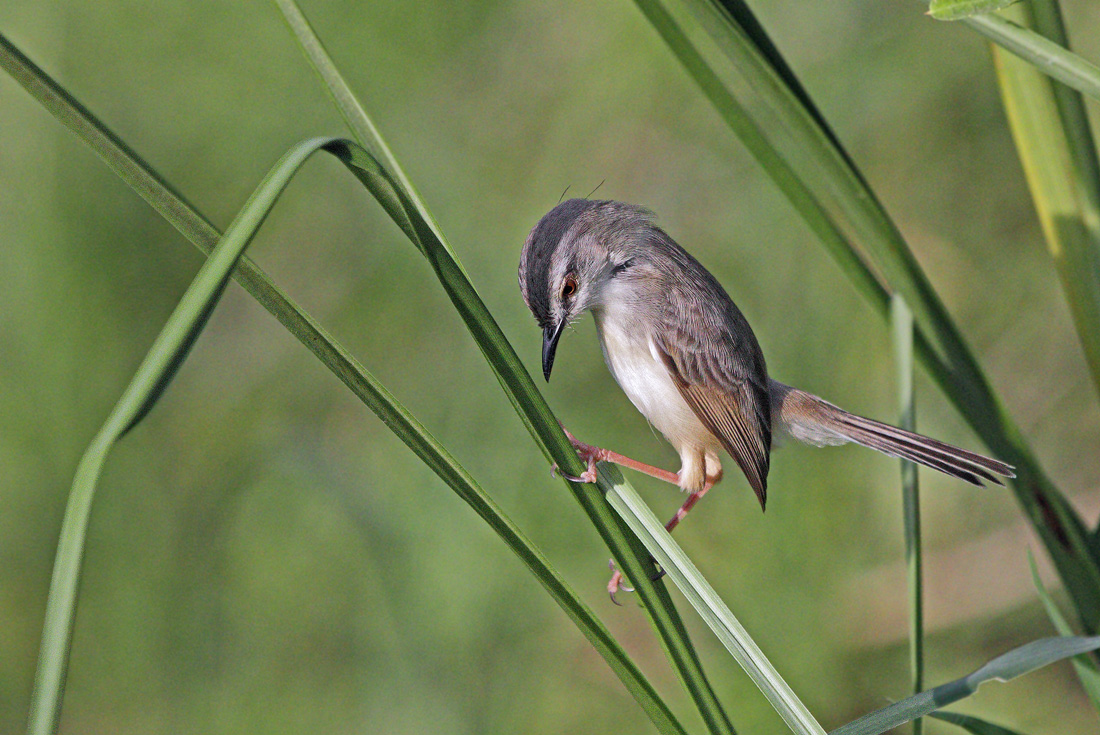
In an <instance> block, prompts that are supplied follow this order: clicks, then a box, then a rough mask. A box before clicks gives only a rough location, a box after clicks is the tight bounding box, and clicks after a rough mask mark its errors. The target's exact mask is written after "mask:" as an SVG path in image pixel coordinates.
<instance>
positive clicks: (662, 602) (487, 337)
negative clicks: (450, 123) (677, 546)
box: [275, 0, 732, 733]
mask: <svg viewBox="0 0 1100 735" xmlns="http://www.w3.org/2000/svg"><path fill="white" fill-rule="evenodd" d="M275 1H276V4H277V5H278V6H279V9H280V11H281V12H282V13H283V16H284V18H285V19H286V21H287V23H288V25H289V26H290V29H291V31H292V32H293V33H294V36H295V38H296V39H297V41H298V43H299V45H300V46H301V48H302V50H303V52H304V53H305V55H306V58H307V59H308V60H309V62H310V65H311V66H312V67H313V68H314V70H315V71H316V72H317V75H318V76H319V77H320V78H321V80H322V82H323V83H324V85H325V87H326V89H327V90H328V92H329V94H330V95H331V97H332V99H333V100H334V101H335V103H336V105H337V108H338V109H339V110H340V113H341V115H343V117H344V120H345V122H346V123H347V125H348V127H349V128H350V129H351V130H352V132H353V134H354V135H355V136H356V137H357V138H358V139H359V141H360V143H361V144H362V145H363V146H364V147H366V148H368V149H370V150H381V151H384V152H385V160H386V161H387V165H389V166H392V167H394V170H395V175H394V178H395V179H397V181H396V182H394V183H395V186H398V187H399V188H400V189H401V191H400V195H401V197H402V198H403V199H405V200H407V202H408V203H409V209H410V211H409V213H408V215H407V216H409V217H410V218H413V219H415V218H417V217H418V216H419V217H420V218H422V219H423V220H424V221H425V222H426V224H427V226H428V228H429V229H430V230H431V231H430V233H429V232H425V233H423V237H424V240H423V243H424V247H425V248H427V251H425V254H426V255H428V258H429V260H430V261H431V260H433V258H437V257H438V258H439V261H438V262H439V263H440V264H441V265H442V266H444V269H443V270H440V269H438V268H437V274H438V275H439V276H440V280H441V282H443V285H444V288H445V289H447V290H448V294H450V295H451V299H452V302H453V303H454V304H455V306H456V307H457V308H458V310H459V313H460V314H461V315H462V317H463V319H464V320H465V321H466V323H467V325H468V326H469V327H470V328H471V332H472V333H473V335H474V339H475V340H476V341H477V342H478V345H479V346H480V347H481V349H482V352H483V354H484V355H485V357H486V360H487V361H488V362H489V364H490V366H491V367H492V368H493V370H494V372H495V373H496V375H497V378H498V380H499V381H500V383H501V386H502V387H503V388H504V391H505V393H506V394H507V395H508V398H509V400H511V402H512V405H513V406H514V407H515V409H516V411H517V413H519V415H520V417H521V418H522V420H523V421H524V423H525V424H526V426H527V428H528V430H529V431H530V432H531V434H532V437H533V438H534V439H535V441H536V442H537V443H538V444H540V446H542V447H543V451H544V452H547V451H550V452H551V455H548V456H552V458H553V460H554V461H555V462H556V463H558V466H559V467H565V468H567V469H568V468H569V467H571V466H573V465H575V464H576V462H577V460H576V457H575V454H574V452H573V450H572V448H571V447H570V448H568V449H566V452H567V454H568V461H564V462H563V460H562V456H561V454H560V448H561V447H562V440H564V439H565V436H564V434H563V433H562V431H561V428H560V426H559V425H558V423H557V420H556V419H554V418H553V416H552V415H551V414H550V411H549V407H548V406H546V404H545V401H544V399H543V398H542V396H541V394H539V393H538V391H537V390H536V389H535V387H534V385H533V384H532V383H531V380H530V376H528V374H527V372H526V370H525V369H524V368H523V367H522V365H521V364H520V362H519V359H518V357H517V356H516V355H515V352H514V351H513V350H512V347H511V345H510V344H508V342H507V340H506V339H505V338H504V335H503V334H501V333H500V331H499V329H498V328H496V323H495V321H493V319H492V317H491V316H489V314H488V312H487V311H485V309H484V305H482V304H481V300H480V298H478V297H477V295H476V293H475V292H473V288H472V286H471V287H469V288H466V287H467V286H469V281H468V279H466V278H463V279H461V281H462V282H461V283H459V282H458V281H457V279H454V276H453V274H452V273H451V272H450V271H449V270H447V269H448V268H450V266H451V264H453V265H454V267H456V268H458V269H459V270H461V266H460V265H458V262H457V258H456V257H455V256H454V253H453V251H452V250H451V248H450V247H449V246H448V245H447V243H446V241H445V240H444V239H443V238H442V235H441V234H440V232H439V229H438V228H437V227H435V226H434V223H433V222H432V221H431V218H430V215H428V214H427V211H428V210H427V206H426V205H425V204H424V203H423V201H422V200H421V199H420V197H419V195H418V194H417V193H416V191H415V189H412V188H411V187H410V186H409V185H408V178H407V177H406V176H405V175H404V173H403V172H402V171H401V168H400V165H399V164H398V162H397V160H396V158H395V157H394V156H393V154H392V152H391V151H390V149H389V147H388V146H387V145H386V142H385V141H384V140H383V139H382V137H381V135H380V133H379V131H378V128H377V126H375V125H374V123H373V122H372V121H371V119H370V117H369V116H368V115H367V113H366V111H365V109H364V108H363V106H362V105H361V104H360V103H359V101H358V100H357V99H356V97H355V95H354V93H353V92H352V91H351V89H350V87H349V86H348V84H347V83H346V82H345V81H344V79H343V76H342V75H341V74H340V72H339V70H338V69H337V68H336V65H335V63H334V62H333V60H332V58H331V57H330V56H329V54H328V52H327V51H326V50H325V48H324V45H323V44H322V43H321V40H320V39H319V38H318V37H317V35H316V33H314V31H313V29H312V27H311V26H310V25H309V22H308V20H307V19H306V18H305V16H304V15H303V14H302V12H301V10H300V9H299V8H298V6H297V4H296V3H295V2H294V1H293V0H275ZM422 250H424V248H422ZM428 251H430V252H431V253H432V254H429V252H428ZM463 275H464V274H463ZM452 281H453V282H454V284H455V285H457V286H458V287H459V288H458V290H455V291H453V292H452V290H451V288H452V286H449V285H448V284H449V283H451V282H452ZM463 284H465V285H463ZM485 325H491V326H492V329H491V330H488V331H486V330H485V329H484V326H485ZM552 445H554V448H553V449H551V446H552ZM566 446H568V445H566ZM553 452H558V454H557V455H554V454H553ZM571 473H572V474H578V473H577V472H574V471H571ZM567 484H569V486H570V490H571V491H572V492H573V493H574V495H575V496H576V498H577V500H578V501H579V502H580V503H581V505H582V507H583V508H584V509H585V510H586V512H588V514H589V517H590V519H591V520H592V521H593V523H594V524H595V525H596V527H597V529H598V530H599V531H600V533H601V535H603V536H604V540H605V542H608V545H609V547H610V548H611V551H612V553H613V554H614V555H615V557H616V559H619V560H620V563H621V564H622V566H620V569H621V570H622V571H623V573H624V574H626V576H627V577H628V578H629V579H630V580H631V581H632V582H633V583H634V586H635V589H636V590H637V592H638V596H639V599H640V600H641V601H642V605H643V607H644V609H645V610H646V612H647V614H648V615H649V617H650V621H651V623H652V624H653V626H654V628H655V630H656V632H657V634H658V636H659V637H660V638H661V642H662V644H663V646H664V648H665V650H666V652H667V653H668V655H669V657H670V660H671V663H672V665H673V667H674V668H675V669H676V671H677V674H678V675H679V676H680V679H681V681H682V682H683V683H684V686H685V687H686V688H687V690H688V693H689V694H690V695H691V697H692V699H693V701H694V702H695V705H696V707H697V708H698V709H699V712H700V714H701V715H702V717H703V720H704V721H705V722H706V724H707V726H708V728H709V729H710V731H711V732H714V733H723V732H732V725H731V724H730V721H729V717H728V716H727V715H726V713H725V711H724V710H723V708H722V706H721V703H720V702H719V701H718V698H717V696H715V694H714V691H713V689H712V687H711V686H710V683H709V681H708V680H707V677H706V674H705V673H704V671H703V669H702V666H701V664H700V662H699V660H698V657H697V656H696V654H695V651H694V649H693V647H692V645H691V641H690V639H688V637H687V631H686V629H685V628H684V626H683V623H682V621H681V620H680V618H679V614H678V613H677V611H676V609H675V607H674V606H673V604H672V600H671V598H670V597H668V594H667V591H665V590H664V587H663V585H654V584H653V583H652V582H651V581H650V579H649V577H650V576H652V575H651V572H650V571H649V570H650V569H651V568H652V565H651V563H650V561H649V555H648V554H647V553H646V552H645V551H644V549H643V548H642V547H641V546H640V545H637V542H636V540H634V539H633V538H632V537H630V536H629V534H628V533H626V529H625V526H624V525H623V523H622V521H621V520H620V519H618V518H616V517H614V514H608V509H607V505H606V502H605V501H604V500H603V498H602V495H600V496H599V497H597V496H596V495H593V491H594V490H595V488H591V487H588V486H582V485H576V484H573V483H567ZM605 490H606V488H605ZM612 524H613V525H614V528H612ZM624 554H632V555H633V557H634V558H633V559H632V560H631V561H628V562H626V563H625V564H624V563H623V561H624V559H623V555H624Z"/></svg>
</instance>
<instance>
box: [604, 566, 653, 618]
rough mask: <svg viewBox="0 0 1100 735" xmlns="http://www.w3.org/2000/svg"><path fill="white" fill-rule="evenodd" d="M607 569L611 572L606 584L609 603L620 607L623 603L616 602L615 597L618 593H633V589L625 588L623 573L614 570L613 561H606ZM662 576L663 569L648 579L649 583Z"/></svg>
mask: <svg viewBox="0 0 1100 735" xmlns="http://www.w3.org/2000/svg"><path fill="white" fill-rule="evenodd" d="M607 568H608V569H610V570H611V572H612V573H611V579H609V580H608V582H607V594H609V595H610V596H611V601H612V602H614V603H615V604H616V605H618V606H619V607H622V605H623V603H621V602H619V601H618V600H616V599H615V595H617V594H618V593H619V592H620V591H622V592H633V591H634V588H633V587H627V586H626V585H625V584H623V573H622V572H620V571H619V570H618V569H616V568H615V560H614V559H608V560H607ZM663 576H665V570H664V569H658V570H657V573H656V574H654V575H653V576H652V577H650V578H649V581H651V582H656V581H657V580H658V579H660V578H661V577H663Z"/></svg>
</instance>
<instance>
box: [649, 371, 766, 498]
mask: <svg viewBox="0 0 1100 735" xmlns="http://www.w3.org/2000/svg"><path fill="white" fill-rule="evenodd" d="M661 357H662V358H663V359H664V362H665V366H666V367H667V368H668V371H669V373H670V374H671V375H672V379H673V382H674V383H675V384H676V387H677V388H679V389H680V395H682V396H683V397H684V400H685V401H687V404H688V405H689V406H691V410H692V411H694V412H695V415H696V416H698V417H699V420H700V421H702V422H703V425H704V426H706V427H707V429H708V430H709V431H710V433H712V434H714V436H715V437H716V438H717V439H718V441H720V442H721V443H722V447H723V448H724V449H725V450H726V451H727V452H729V454H730V456H731V457H733V459H734V460H735V461H736V462H737V464H738V465H739V466H740V467H741V471H742V472H744V473H745V477H746V478H748V481H749V484H750V485H751V486H752V489H753V490H754V491H756V497H757V499H758V500H759V501H760V507H761V508H764V506H765V503H766V502H767V498H768V468H769V465H770V459H769V457H770V452H769V450H770V446H771V428H770V426H768V425H767V424H764V423H762V422H761V418H762V417H761V415H760V413H761V412H760V410H759V406H760V405H765V406H766V405H767V403H766V401H767V396H766V395H765V396H763V397H761V396H758V395H755V394H754V393H755V392H754V391H753V390H752V387H751V386H750V385H749V384H748V383H741V384H740V385H737V386H735V387H733V388H732V390H731V389H727V388H713V387H709V386H706V385H700V384H692V383H689V382H688V381H687V380H686V379H685V378H684V376H683V374H681V372H680V370H679V368H678V367H677V365H676V360H675V359H674V358H673V357H672V356H671V355H669V354H668V353H667V352H665V351H664V350H661Z"/></svg>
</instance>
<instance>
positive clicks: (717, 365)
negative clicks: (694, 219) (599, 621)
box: [519, 199, 1015, 599]
mask: <svg viewBox="0 0 1100 735" xmlns="http://www.w3.org/2000/svg"><path fill="white" fill-rule="evenodd" d="M519 286H520V291H521V292H522V294H523V300H524V301H525V302H527V306H528V308H530V309H531V312H532V313H533V314H534V315H535V319H536V320H537V321H538V323H539V326H540V327H542V333H543V342H542V371H543V375H544V377H545V378H546V379H547V380H549V379H550V370H551V368H552V367H553V365H554V352H555V350H556V349H557V344H558V340H559V339H560V338H561V335H562V331H563V330H564V329H565V327H566V326H567V325H568V324H569V323H570V322H572V321H573V320H575V319H577V318H578V317H580V316H581V314H583V313H584V312H585V311H591V312H592V315H593V317H594V318H595V320H596V330H597V332H598V333H599V338H600V344H601V346H602V347H603V354H604V359H605V360H606V362H607V366H608V368H609V369H610V370H611V374H612V375H613V376H614V377H615V380H616V381H617V382H618V384H619V386H620V387H621V388H622V389H623V391H624V392H625V393H626V395H627V397H629V398H630V400H631V402H632V403H633V404H634V405H635V406H636V407H637V408H638V410H639V411H641V412H642V414H643V415H644V416H645V417H646V418H647V419H648V420H649V421H650V423H651V424H653V426H655V427H656V428H657V429H658V430H659V431H660V432H661V433H662V434H664V436H665V438H666V439H668V441H669V443H671V444H672V446H673V447H675V448H676V450H677V452H679V454H680V461H681V467H680V471H679V472H677V473H672V472H669V471H667V470H662V469H659V468H657V467H652V466H650V465H647V464H643V463H641V462H637V461H635V460H632V459H630V458H628V457H624V456H623V455H621V454H617V453H615V452H611V451H609V450H606V449H600V448H598V447H593V446H591V445H588V444H584V443H583V442H580V441H577V440H576V439H574V438H573V437H572V435H570V439H571V440H572V441H573V444H574V445H575V446H576V448H577V450H578V452H579V454H580V456H581V458H582V459H584V460H585V461H586V462H587V463H588V470H587V471H586V472H585V473H584V474H583V475H581V476H580V477H577V478H570V479H573V480H576V481H578V482H595V479H596V473H595V465H596V462H600V461H608V462H615V463H617V464H620V465H623V466H625V467H630V468H632V469H636V470H639V471H641V472H645V473H646V474H649V475H652V476H654V477H657V478H659V479H662V480H666V481H668V482H671V483H674V484H676V485H679V486H680V487H681V488H682V489H683V490H684V491H686V492H688V493H690V495H689V496H688V498H687V500H686V502H685V503H684V504H683V507H681V508H680V510H679V511H677V513H676V515H675V516H673V518H672V519H671V520H670V521H669V522H668V524H667V525H666V528H667V529H668V530H669V531H671V530H672V529H673V528H674V527H675V526H676V525H677V524H678V523H679V522H680V520H681V519H683V517H684V516H685V515H686V514H687V512H688V511H689V510H691V508H692V507H693V506H694V505H695V503H696V502H698V500H699V499H700V498H701V497H702V496H703V495H704V494H705V493H706V492H707V491H708V490H709V489H710V488H711V487H713V486H714V483H716V482H717V481H718V480H719V479H720V478H721V476H722V465H721V462H720V461H719V458H718V452H719V450H725V451H726V452H727V453H728V454H729V455H730V456H731V457H733V459H734V461H735V462H737V464H738V466H739V467H740V468H741V471H742V472H744V474H745V477H746V478H747V479H748V481H749V485H751V486H752V489H753V490H754V491H755V492H756V497H757V498H758V499H759V500H760V507H761V508H763V507H764V504H765V501H766V499H767V487H768V468H769V466H770V453H771V447H772V437H773V434H777V435H785V436H790V437H793V438H795V439H797V440H799V441H801V442H805V443H807V444H813V445H816V446H825V445H834V444H844V443H846V442H855V443H857V444H861V445H863V446H865V447H870V448H871V449H877V450H878V451H880V452H882V453H884V454H888V455H890V456H892V457H902V458H904V459H908V460H911V461H913V462H917V463H920V464H923V465H925V466H926V467H931V468H932V469H935V470H939V471H940V472H943V473H945V474H948V475H951V476H952V477H957V478H959V479H961V480H965V481H966V482H969V483H971V484H974V485H978V486H981V485H982V481H983V480H988V481H990V482H994V483H996V484H998V485H1001V484H1003V482H1002V481H1001V480H1000V479H999V478H998V475H1000V476H1003V477H1015V475H1014V474H1013V468H1012V467H1011V466H1009V465H1007V464H1005V463H1004V462H999V461H997V460H995V459H990V458H988V457H983V456H982V455H980V454H975V453H974V452H968V451H966V450H965V449H959V448H958V447H953V446H951V445H950V444H945V443H943V442H940V441H936V440H935V439H929V438H928V437H925V436H921V435H919V434H914V433H912V432H909V431H905V430H903V429H897V428H894V427H893V426H888V425H886V424H882V423H879V422H878V421H873V420H871V419H867V418H863V417H862V416H856V415H855V414H852V413H849V412H847V411H845V410H844V409H841V408H838V407H837V406H834V405H833V404H831V403H829V402H827V401H825V400H822V399H821V398H818V397H817V396H815V395H811V394H810V393H806V392H805V391H801V390H798V389H797V388H792V387H790V386H788V385H784V384H783V383H780V382H778V381H776V380H772V379H771V378H769V377H768V373H767V369H766V367H765V364H764V355H763V353H762V352H761V351H760V345H759V344H758V343H757V341H756V336H755V335H754V334H753V332H752V329H751V328H750V327H749V324H748V322H747V321H745V317H744V316H743V315H742V314H741V311H740V310H739V309H738V308H737V306H736V305H735V304H734V303H733V301H732V300H731V299H730V297H729V296H728V295H727V294H726V292H725V290H724V289H723V288H722V286H721V284H719V283H718V281H717V280H716V279H715V278H714V276H712V275H711V274H710V273H709V272H708V271H707V270H706V269H705V268H704V267H703V266H702V265H700V264H699V262H698V261H697V260H695V258H693V257H691V255H689V254H688V253H687V251H685V250H684V249H683V248H682V247H680V246H679V245H677V244H676V242H675V241H673V239H672V238H671V237H669V236H668V235H667V234H665V232H664V231H663V230H661V229H660V228H658V227H657V226H656V225H654V224H653V217H652V215H651V214H650V213H649V212H648V211H647V210H645V209H643V208H641V207H637V206H633V205H630V204H624V203H621V202H614V201H594V200H588V199H570V200H568V201H565V202H562V203H561V204H559V205H557V206H556V207H554V208H553V209H552V210H550V212H549V213H548V214H546V216H544V217H543V218H542V219H541V220H539V222H538V224H537V225H535V227H534V228H533V229H532V230H531V233H530V235H528V237H527V242H526V243H525V244H524V246H523V253H522V255H521V256H520V263H519ZM620 582H621V577H620V576H619V574H618V572H616V573H615V575H614V576H613V577H612V579H611V582H610V583H609V584H608V591H609V592H610V593H611V594H612V599H614V594H615V592H616V591H617V590H618V588H619V584H620Z"/></svg>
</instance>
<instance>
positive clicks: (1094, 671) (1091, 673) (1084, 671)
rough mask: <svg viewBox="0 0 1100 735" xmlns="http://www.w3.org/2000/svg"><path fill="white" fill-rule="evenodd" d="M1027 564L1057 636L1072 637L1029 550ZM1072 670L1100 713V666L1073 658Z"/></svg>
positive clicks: (1084, 658)
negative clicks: (1040, 576)
mask: <svg viewBox="0 0 1100 735" xmlns="http://www.w3.org/2000/svg"><path fill="white" fill-rule="evenodd" d="M1027 562H1028V565H1029V566H1030V567H1031V581H1032V582H1033V583H1034V585H1035V591H1036V592H1038V593H1039V599H1040V600H1042V602H1043V607H1044V608H1045V609H1046V611H1047V617H1048V618H1050V622H1051V623H1052V624H1053V625H1054V629H1055V630H1057V631H1058V634H1059V635H1063V636H1071V635H1073V628H1071V627H1070V624H1069V622H1068V621H1067V620H1066V619H1065V617H1064V616H1063V615H1062V611H1061V610H1059V609H1058V605H1057V604H1056V603H1055V602H1054V598H1053V597H1051V596H1050V593H1049V592H1047V588H1046V587H1045V586H1044V585H1043V580H1041V579H1040V578H1039V568H1038V567H1037V566H1036V565H1035V558H1034V557H1033V556H1032V555H1031V551H1030V550H1029V551H1028V553H1027ZM1073 669H1074V671H1076V672H1077V678H1078V679H1079V680H1080V681H1081V687H1082V688H1083V689H1084V690H1085V694H1087V695H1088V698H1089V700H1091V701H1092V706H1093V707H1095V708H1096V711H1097V713H1100V665H1097V663H1096V659H1094V658H1092V657H1091V656H1074V657H1073Z"/></svg>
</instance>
